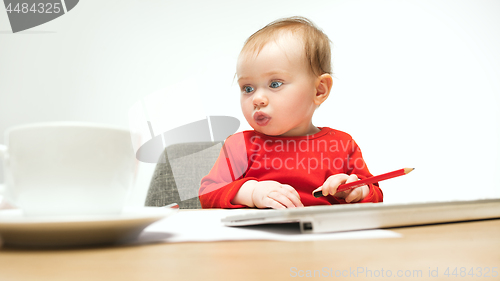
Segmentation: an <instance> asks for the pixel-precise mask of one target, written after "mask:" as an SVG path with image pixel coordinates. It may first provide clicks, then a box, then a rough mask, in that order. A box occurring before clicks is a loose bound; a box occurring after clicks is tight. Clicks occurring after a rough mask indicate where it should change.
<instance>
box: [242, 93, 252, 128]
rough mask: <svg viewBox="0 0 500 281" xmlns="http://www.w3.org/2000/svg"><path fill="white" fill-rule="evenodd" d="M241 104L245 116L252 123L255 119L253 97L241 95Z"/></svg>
mask: <svg viewBox="0 0 500 281" xmlns="http://www.w3.org/2000/svg"><path fill="white" fill-rule="evenodd" d="M240 105H241V112H243V116H245V119H246V120H247V122H248V123H250V124H252V122H253V119H252V111H253V104H252V101H251V99H249V98H246V97H241V98H240Z"/></svg>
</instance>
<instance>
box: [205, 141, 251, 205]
mask: <svg viewBox="0 0 500 281" xmlns="http://www.w3.org/2000/svg"><path fill="white" fill-rule="evenodd" d="M247 167H248V156H247V150H246V146H245V139H244V135H243V133H238V134H235V135H232V136H230V137H229V138H227V139H226V141H225V143H224V145H223V147H222V149H221V151H220V153H219V157H218V158H217V161H216V162H215V164H214V166H213V167H212V170H210V173H208V175H206V176H205V177H203V179H202V180H201V186H200V191H199V196H200V202H201V206H202V208H243V207H246V206H244V205H233V204H231V200H232V199H233V198H234V196H235V195H236V193H238V191H239V190H240V188H241V186H242V185H243V184H244V183H245V182H246V181H248V180H256V178H252V177H245V178H244V177H243V176H244V174H245V172H246V169H247Z"/></svg>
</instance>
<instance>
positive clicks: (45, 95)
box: [0, 0, 500, 205]
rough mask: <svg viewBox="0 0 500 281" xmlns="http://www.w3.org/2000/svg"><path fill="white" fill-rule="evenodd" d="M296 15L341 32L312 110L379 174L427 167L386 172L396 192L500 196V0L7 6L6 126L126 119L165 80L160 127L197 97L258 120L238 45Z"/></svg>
mask: <svg viewBox="0 0 500 281" xmlns="http://www.w3.org/2000/svg"><path fill="white" fill-rule="evenodd" d="M293 15H301V16H305V17H308V18H310V19H311V20H312V21H313V22H315V23H316V24H317V25H318V26H319V27H320V28H322V29H323V30H324V32H325V33H326V34H327V35H328V36H329V37H330V39H331V41H332V42H333V67H334V72H335V79H334V85H333V90H332V94H331V96H330V98H329V99H328V100H327V101H326V102H325V103H324V104H323V105H322V106H321V107H320V108H319V109H318V111H317V112H316V115H315V117H314V124H315V125H316V126H329V127H332V128H335V129H340V130H343V131H346V132H348V133H350V134H351V135H352V136H353V137H354V138H355V140H356V141H357V142H358V144H359V145H360V147H361V148H362V150H363V154H364V157H365V160H366V162H367V163H368V166H369V168H370V170H371V172H372V173H373V174H379V173H384V172H388V171H392V170H395V169H399V168H403V167H415V168H416V170H415V171H414V172H412V173H411V174H409V175H408V176H405V177H400V178H397V179H393V180H390V181H386V182H383V183H382V184H381V186H382V189H383V191H384V195H385V201H386V202H413V201H430V200H432V201H434V200H455V199H476V198H491V197H500V183H499V182H500V181H499V180H498V179H497V177H498V171H499V168H500V165H499V163H500V161H499V159H500V150H499V149H498V148H499V138H500V116H499V111H500V53H499V52H498V50H500V36H499V34H500V32H499V31H500V17H499V15H500V2H499V1H472V0H470V1H451V0H450V1H441V0H438V1H302V0H301V1H293V0H286V1H269V0H265V1H160V0H143V1H138V0H113V1H111V0H106V1H98V0H83V1H80V3H79V4H78V5H77V6H76V7H75V8H74V9H73V10H71V11H70V12H69V13H68V14H66V15H64V16H62V17H60V18H58V19H56V20H53V21H51V22H48V23H46V24H43V25H41V26H38V27H35V28H33V29H30V30H27V31H24V32H20V33H17V34H12V32H11V31H10V24H9V22H8V18H7V14H6V12H5V10H4V7H3V6H2V7H0V133H2V134H3V132H4V131H5V129H6V128H8V127H10V126H14V125H19V124H23V123H32V122H45V121H85V122H97V123H104V124H111V125H117V126H120V127H124V128H127V127H128V126H129V111H130V110H131V109H132V108H134V106H137V105H138V104H139V105H140V104H141V103H140V102H141V100H143V101H145V103H146V104H147V103H148V102H147V100H148V98H149V99H150V98H151V97H152V93H154V92H157V91H159V90H162V89H163V92H165V90H164V89H167V90H166V93H168V95H170V97H169V101H168V102H165V104H161V103H154V102H153V104H156V107H155V108H154V109H152V111H151V112H149V113H148V114H149V118H151V119H154V120H152V121H153V125H154V128H155V132H156V133H160V132H161V130H162V129H164V128H168V127H170V126H172V124H171V122H172V120H174V119H175V116H186V115H188V116H189V114H186V112H193V108H200V105H201V107H202V110H203V112H202V113H200V112H199V111H196V112H197V113H198V114H202V115H229V116H235V117H237V118H238V119H240V121H241V123H242V125H241V127H240V130H246V129H250V127H249V126H248V125H247V124H246V121H245V119H244V118H243V116H242V114H241V113H240V107H239V93H238V90H237V87H236V83H235V82H233V77H234V73H235V64H236V58H237V56H238V53H239V51H240V49H241V47H242V45H243V42H244V41H245V39H246V38H247V37H248V36H250V35H251V34H252V33H253V32H255V31H257V30H258V29H259V28H261V27H263V26H264V25H266V24H267V23H269V22H271V21H273V20H275V19H277V18H281V17H286V16H293ZM162 118H164V119H162ZM170 118H171V119H170ZM177 119H180V118H177ZM195 119H196V118H195ZM186 123H188V122H186ZM0 143H4V140H1V141H0ZM153 169H154V164H142V165H141V169H140V174H139V177H138V181H137V183H136V186H135V188H134V192H133V193H132V196H131V197H130V199H129V205H142V204H143V203H144V198H145V194H146V191H147V188H148V185H149V180H150V178H151V175H152V172H153ZM0 178H1V172H0ZM0 181H1V180H0Z"/></svg>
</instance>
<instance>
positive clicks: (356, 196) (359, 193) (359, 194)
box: [345, 185, 369, 203]
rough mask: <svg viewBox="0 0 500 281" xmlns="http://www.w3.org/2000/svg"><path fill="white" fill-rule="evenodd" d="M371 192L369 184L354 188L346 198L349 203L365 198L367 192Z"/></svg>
mask: <svg viewBox="0 0 500 281" xmlns="http://www.w3.org/2000/svg"><path fill="white" fill-rule="evenodd" d="M368 192H369V188H368V186H367V185H363V186H360V187H357V188H355V189H353V190H352V191H351V192H350V193H349V195H348V196H347V197H346V198H345V201H346V202H347V203H354V202H358V201H360V200H362V199H363V198H365V196H366V194H367V193H368Z"/></svg>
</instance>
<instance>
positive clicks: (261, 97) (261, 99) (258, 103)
mask: <svg viewBox="0 0 500 281" xmlns="http://www.w3.org/2000/svg"><path fill="white" fill-rule="evenodd" d="M268 103H269V100H268V99H267V96H266V95H265V94H264V93H263V92H262V91H259V92H256V93H255V94H254V96H253V104H254V106H255V107H263V106H266V105H267V104H268Z"/></svg>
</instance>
